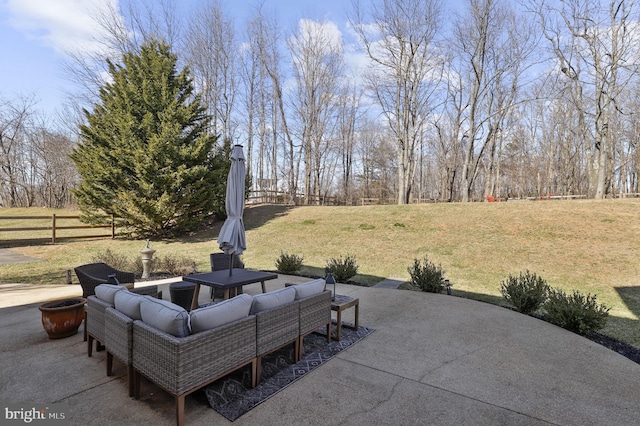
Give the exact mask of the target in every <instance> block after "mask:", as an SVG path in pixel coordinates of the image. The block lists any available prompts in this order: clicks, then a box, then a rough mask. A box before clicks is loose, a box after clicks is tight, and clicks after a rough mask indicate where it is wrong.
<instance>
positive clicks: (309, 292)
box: [292, 278, 325, 300]
mask: <svg viewBox="0 0 640 426" xmlns="http://www.w3.org/2000/svg"><path fill="white" fill-rule="evenodd" d="M292 287H293V288H294V289H295V290H296V300H300V299H304V298H307V297H311V296H315V295H316V294H320V293H322V292H323V291H324V288H325V282H324V280H323V279H322V278H318V279H317V280H313V281H309V282H306V283H304V284H298V285H294V286H292Z"/></svg>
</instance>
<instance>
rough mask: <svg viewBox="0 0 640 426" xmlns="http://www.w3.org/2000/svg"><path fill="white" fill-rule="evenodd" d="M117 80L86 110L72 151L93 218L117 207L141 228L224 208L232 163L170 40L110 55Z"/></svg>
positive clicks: (169, 226)
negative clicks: (210, 131) (119, 57)
mask: <svg viewBox="0 0 640 426" xmlns="http://www.w3.org/2000/svg"><path fill="white" fill-rule="evenodd" d="M107 63H108V66H109V74H110V77H111V82H109V83H106V84H105V85H104V86H103V87H102V88H101V89H100V102H99V103H98V104H96V105H94V108H93V111H87V110H85V111H84V112H85V115H86V118H87V123H86V124H85V125H81V126H80V136H81V142H80V144H79V145H78V146H77V148H76V149H74V151H73V153H72V155H71V158H72V159H73V161H74V162H75V164H76V166H77V168H78V172H79V173H80V175H81V177H82V178H83V180H82V182H81V183H80V185H79V186H78V188H77V189H76V190H75V191H74V195H75V196H76V199H77V202H78V207H79V208H80V210H81V211H82V213H83V216H84V217H85V218H86V219H87V220H88V221H89V222H95V221H97V220H100V219H101V218H104V216H105V215H114V216H115V217H116V218H117V220H118V221H120V225H122V226H125V227H128V228H130V229H131V230H132V231H133V232H135V233H136V234H138V235H141V236H166V235H171V234H176V233H179V232H184V231H187V230H190V229H193V228H194V227H195V226H197V225H198V224H199V223H200V222H201V221H202V219H203V218H205V217H206V216H208V215H211V214H212V213H214V212H219V211H221V210H222V209H223V208H224V196H225V189H224V185H225V181H226V176H227V173H228V170H229V163H228V162H227V161H226V160H225V157H224V155H223V152H222V151H223V150H222V149H220V148H219V147H218V146H217V144H216V137H215V136H213V135H210V134H208V132H207V126H208V123H209V120H208V118H209V117H208V116H207V115H206V113H205V108H204V106H203V105H202V103H201V101H200V97H199V95H194V93H193V90H194V89H193V85H192V81H191V78H190V76H189V71H188V69H186V68H185V69H183V70H182V71H181V72H180V73H177V72H176V63H177V56H176V55H175V54H173V53H172V52H171V49H170V47H169V46H168V45H167V44H166V43H164V42H158V41H151V42H148V43H146V44H144V45H143V46H142V47H141V49H140V51H139V53H131V52H130V53H125V54H124V55H123V58H122V64H116V63H113V62H112V61H109V60H108V61H107Z"/></svg>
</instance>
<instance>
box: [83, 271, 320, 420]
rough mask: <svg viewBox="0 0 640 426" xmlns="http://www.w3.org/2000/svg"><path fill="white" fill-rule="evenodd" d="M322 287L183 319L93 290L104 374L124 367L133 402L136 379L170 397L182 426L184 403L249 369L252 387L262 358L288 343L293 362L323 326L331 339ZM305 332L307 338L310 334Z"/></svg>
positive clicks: (160, 304) (237, 301)
mask: <svg viewBox="0 0 640 426" xmlns="http://www.w3.org/2000/svg"><path fill="white" fill-rule="evenodd" d="M324 287H325V286H324V280H314V281H311V282H309V283H305V284H300V285H298V286H295V287H288V288H282V289H279V290H275V291H272V292H269V293H263V294H259V295H256V296H250V295H248V294H241V295H238V296H237V297H234V298H232V299H229V300H225V301H223V302H218V303H214V304H210V305H207V306H203V307H200V308H198V309H195V310H193V311H191V312H190V313H189V312H187V311H186V310H185V309H184V308H182V307H180V306H178V305H175V304H173V303H171V302H168V301H165V300H160V299H155V298H152V297H148V296H141V295H137V294H135V293H132V292H129V291H127V290H126V289H123V288H122V287H119V286H112V285H108V284H103V285H100V286H98V287H97V288H96V296H95V297H96V298H98V299H100V300H101V301H102V302H104V303H105V304H106V305H108V306H107V307H106V308H105V310H104V312H105V313H104V318H105V322H104V324H105V325H104V343H105V346H106V349H107V374H111V367H112V363H113V358H114V357H115V358H117V359H118V360H120V361H121V362H123V363H124V364H125V365H126V366H127V373H128V379H129V380H128V384H129V395H130V396H135V397H136V398H137V397H138V395H139V391H140V380H141V377H146V378H147V379H149V380H150V381H151V382H153V383H155V384H156V385H158V386H159V387H160V388H162V389H164V390H165V391H166V392H167V393H169V394H170V395H172V396H173V397H174V398H175V401H176V421H177V424H178V425H182V424H184V402H185V397H186V396H187V395H189V394H190V393H192V392H194V391H195V390H198V389H200V388H202V387H204V386H206V385H208V384H210V383H212V382H214V381H216V380H218V379H219V378H221V377H223V376H225V375H227V374H229V373H231V372H233V371H235V370H237V369H239V368H242V367H244V366H247V365H251V384H252V386H256V385H257V384H258V382H259V380H260V374H261V360H262V357H263V356H264V355H266V354H268V353H270V352H272V351H274V350H277V349H278V348H281V347H283V346H285V345H288V344H293V345H294V348H295V349H294V358H295V359H294V361H296V362H297V361H298V360H299V358H300V357H301V356H302V339H303V338H304V336H305V335H306V334H308V333H309V332H310V331H309V330H311V329H313V330H317V329H319V328H321V327H326V333H327V341H330V336H331V292H330V291H327V290H325V288H324ZM313 330H311V331H313Z"/></svg>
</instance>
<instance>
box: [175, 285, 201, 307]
mask: <svg viewBox="0 0 640 426" xmlns="http://www.w3.org/2000/svg"><path fill="white" fill-rule="evenodd" d="M195 290H196V285H195V284H194V283H189V282H186V281H178V282H175V283H171V284H169V296H170V297H171V302H172V303H175V304H176V305H179V306H182V307H183V308H185V309H186V310H187V311H191V301H192V300H193V293H194V292H195Z"/></svg>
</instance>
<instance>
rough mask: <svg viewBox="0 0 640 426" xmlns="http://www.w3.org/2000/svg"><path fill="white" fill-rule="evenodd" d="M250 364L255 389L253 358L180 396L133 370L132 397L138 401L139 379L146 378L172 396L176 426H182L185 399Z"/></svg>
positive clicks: (255, 360) (255, 361)
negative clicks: (174, 404) (174, 405)
mask: <svg viewBox="0 0 640 426" xmlns="http://www.w3.org/2000/svg"><path fill="white" fill-rule="evenodd" d="M249 364H251V380H252V383H251V387H256V383H255V378H256V377H257V376H256V371H257V359H256V358H253V359H252V360H250V361H249V362H246V363H244V364H242V365H239V366H237V367H233V368H231V369H229V370H228V371H225V372H223V373H221V374H220V375H219V376H216V377H213V378H212V379H210V380H208V381H207V382H204V383H202V384H201V385H198V386H196V387H194V388H193V389H190V390H188V391H185V392H183V393H181V394H176V393H174V392H172V391H171V390H169V389H167V388H165V387H163V386H161V385H159V384H158V383H156V382H154V380H153V379H151V378H150V377H147V376H146V375H144V374H142V373H140V372H139V371H137V370H135V369H133V395H134V397H135V398H136V399H138V398H139V397H140V379H141V377H144V378H146V379H147V380H149V381H150V382H152V383H154V384H155V385H156V386H158V387H159V388H160V389H162V390H163V391H165V392H167V393H168V394H169V395H171V396H173V397H174V399H175V403H176V424H177V425H178V426H183V425H184V424H185V423H184V405H185V404H184V401H185V398H186V397H187V396H188V395H189V394H191V393H193V392H195V391H197V390H198V389H202V388H203V387H205V386H208V385H210V384H211V383H213V382H215V381H217V380H220V379H221V378H223V377H224V376H226V375H228V374H231V373H233V372H234V371H236V370H238V369H240V368H242V367H245V366H247V365H249Z"/></svg>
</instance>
